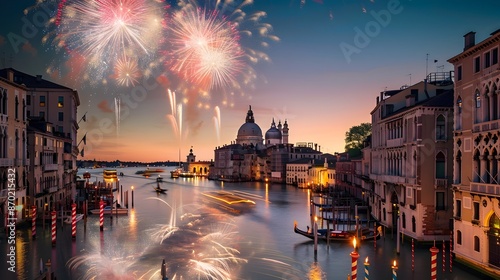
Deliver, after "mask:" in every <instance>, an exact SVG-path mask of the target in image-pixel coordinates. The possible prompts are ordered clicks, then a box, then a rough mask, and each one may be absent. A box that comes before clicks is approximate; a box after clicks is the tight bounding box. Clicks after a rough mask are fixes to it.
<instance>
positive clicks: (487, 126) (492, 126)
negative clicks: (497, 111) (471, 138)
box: [472, 120, 500, 132]
mask: <svg viewBox="0 0 500 280" xmlns="http://www.w3.org/2000/svg"><path fill="white" fill-rule="evenodd" d="M499 127H500V120H493V121H488V122H482V123H478V124H474V126H473V128H472V131H473V132H488V131H490V130H496V129H498V128H499Z"/></svg>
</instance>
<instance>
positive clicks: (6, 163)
mask: <svg viewBox="0 0 500 280" xmlns="http://www.w3.org/2000/svg"><path fill="white" fill-rule="evenodd" d="M0 166H1V167H12V166H14V159H12V158H0Z"/></svg>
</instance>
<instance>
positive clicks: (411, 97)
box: [406, 94, 415, 107]
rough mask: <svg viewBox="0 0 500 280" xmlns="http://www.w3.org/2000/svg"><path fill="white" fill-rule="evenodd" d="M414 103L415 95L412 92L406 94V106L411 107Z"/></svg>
mask: <svg viewBox="0 0 500 280" xmlns="http://www.w3.org/2000/svg"><path fill="white" fill-rule="evenodd" d="M413 105H415V95H414V94H408V95H407V96H406V107H411V106H413Z"/></svg>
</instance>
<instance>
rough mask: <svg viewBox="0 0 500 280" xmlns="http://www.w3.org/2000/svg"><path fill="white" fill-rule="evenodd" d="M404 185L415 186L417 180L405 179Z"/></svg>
mask: <svg viewBox="0 0 500 280" xmlns="http://www.w3.org/2000/svg"><path fill="white" fill-rule="evenodd" d="M405 183H406V184H408V185H416V184H417V178H405Z"/></svg>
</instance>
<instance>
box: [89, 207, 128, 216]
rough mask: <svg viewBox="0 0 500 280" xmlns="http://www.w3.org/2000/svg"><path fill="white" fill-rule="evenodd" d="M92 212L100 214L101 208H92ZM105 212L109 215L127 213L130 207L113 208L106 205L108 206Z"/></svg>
mask: <svg viewBox="0 0 500 280" xmlns="http://www.w3.org/2000/svg"><path fill="white" fill-rule="evenodd" d="M90 213H92V214H97V215H99V213H100V209H99V208H97V209H93V210H90ZM104 214H105V215H109V214H113V215H115V214H118V215H127V214H128V209H127V208H113V209H111V206H106V207H104Z"/></svg>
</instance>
